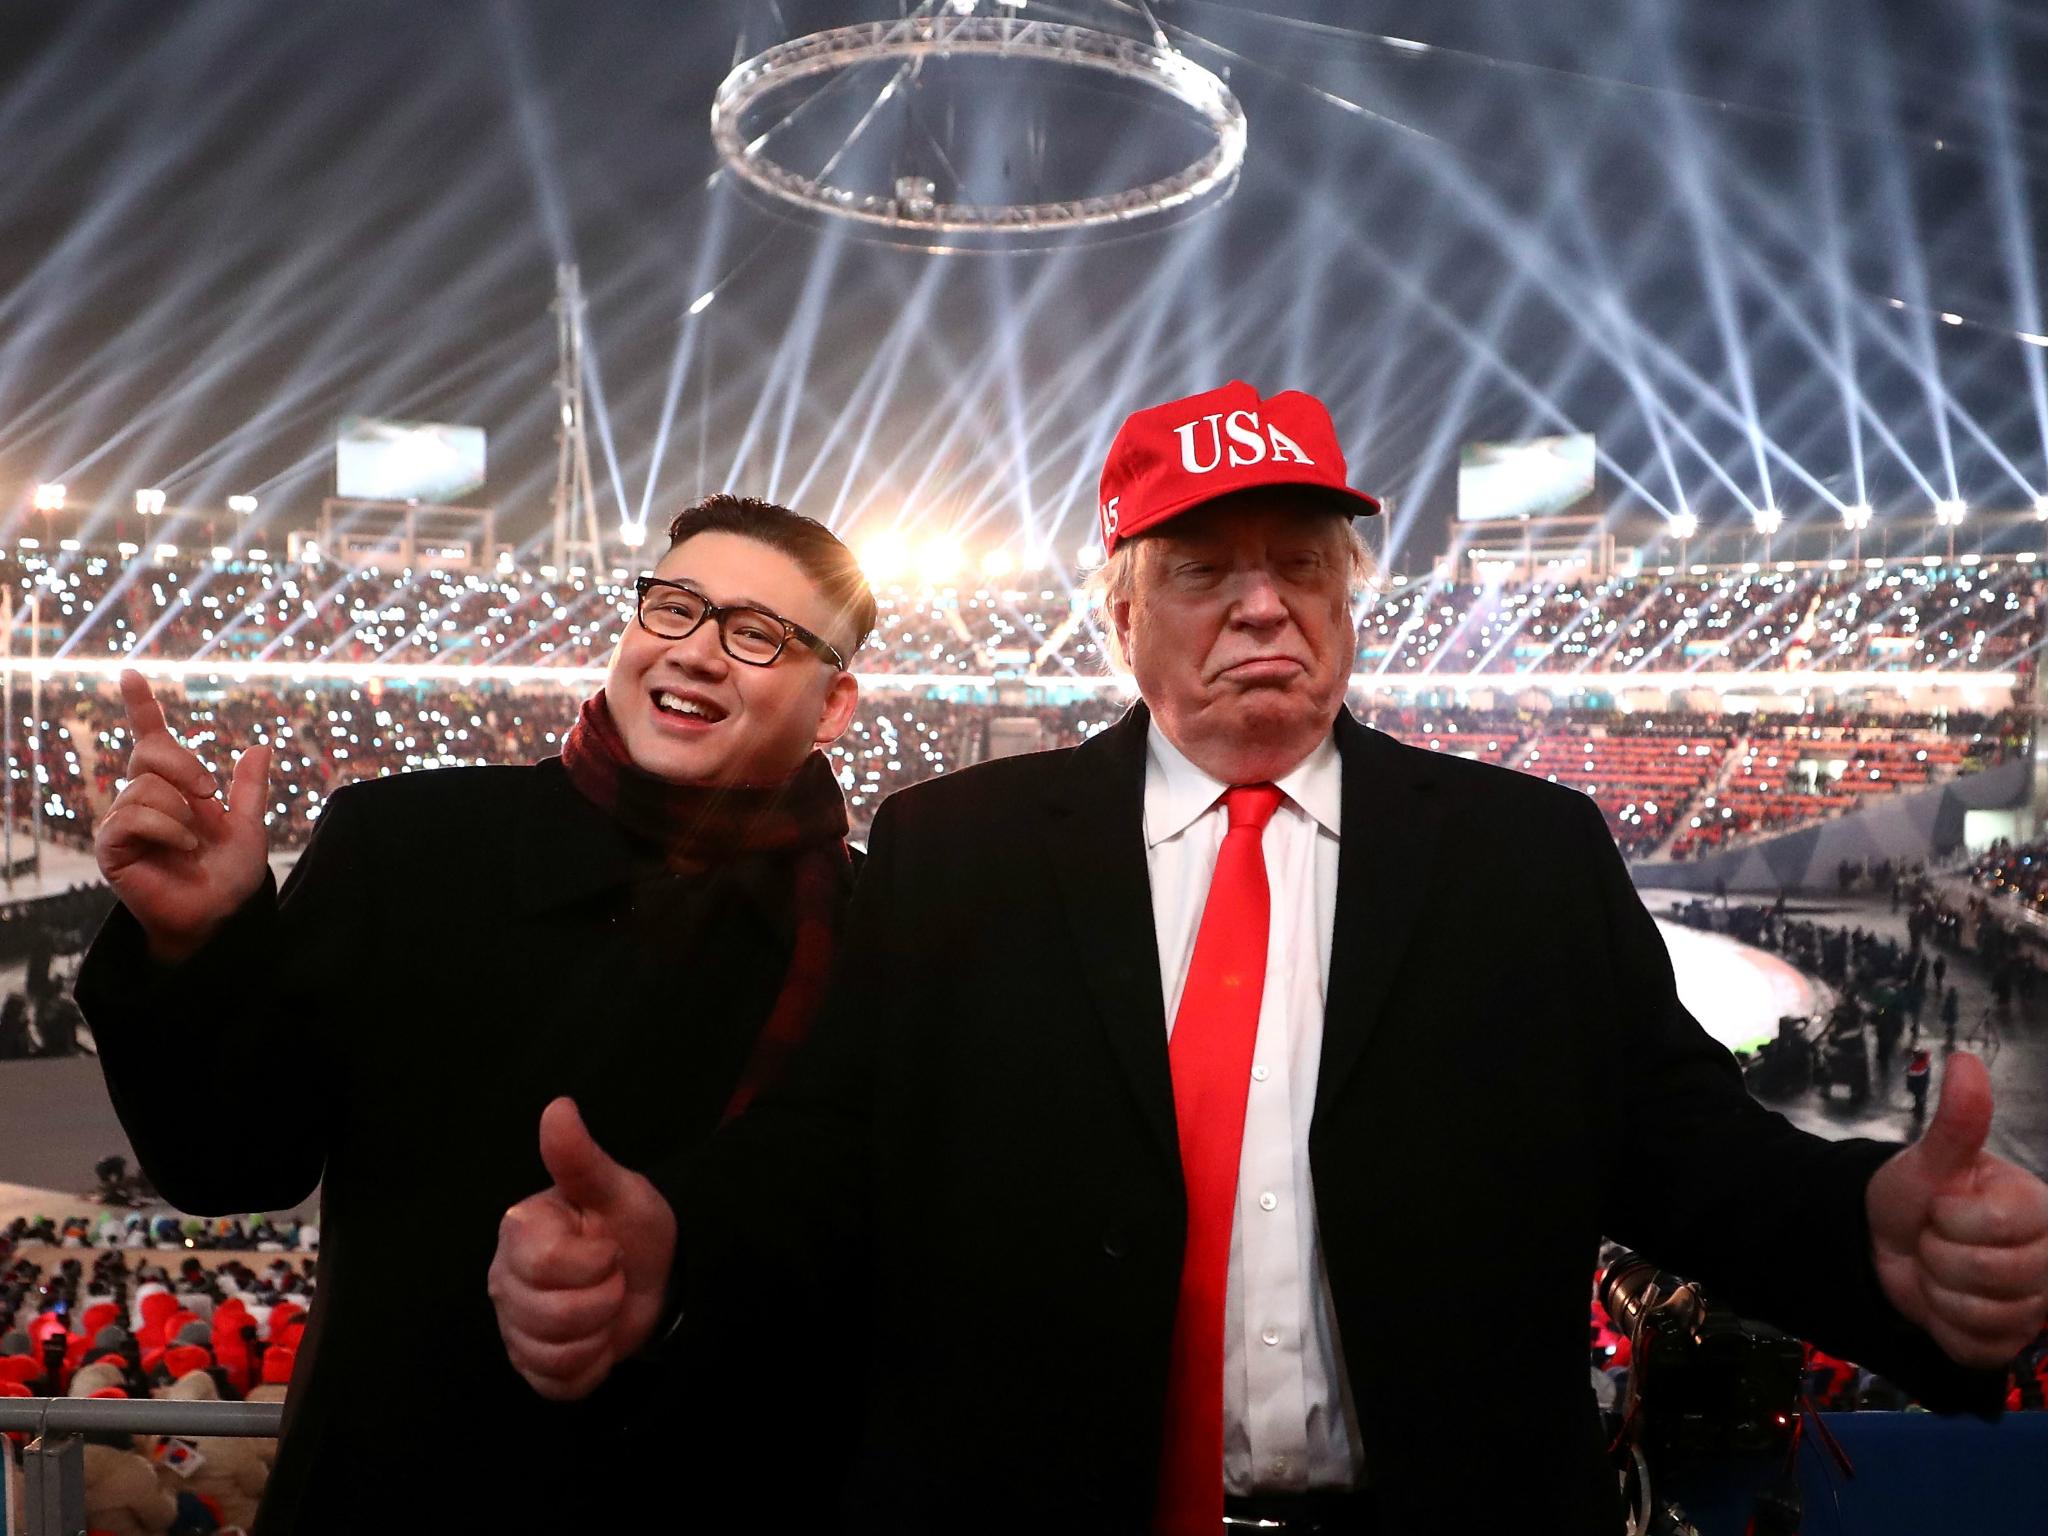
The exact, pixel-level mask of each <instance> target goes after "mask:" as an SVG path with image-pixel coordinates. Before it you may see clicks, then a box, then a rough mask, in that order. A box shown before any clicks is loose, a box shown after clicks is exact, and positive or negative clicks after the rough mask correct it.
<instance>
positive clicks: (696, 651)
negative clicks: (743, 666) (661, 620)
mask: <svg viewBox="0 0 2048 1536" xmlns="http://www.w3.org/2000/svg"><path fill="white" fill-rule="evenodd" d="M668 659H669V660H671V661H673V662H674V663H675V664H676V665H677V666H679V667H681V668H682V669H683V670H684V671H685V672H687V673H689V674H690V675H691V676H692V677H708V678H721V677H724V676H725V674H726V672H727V670H728V669H729V668H730V667H731V665H732V658H731V657H730V656H728V655H726V654H725V647H724V646H723V645H722V644H720V642H719V638H718V626H717V625H716V624H714V623H712V622H711V621H710V620H709V619H706V620H705V621H704V622H703V623H702V624H699V625H698V626H697V627H696V628H695V629H693V630H691V631H690V633H688V634H687V635H685V636H683V638H682V639H680V640H671V641H669V642H668Z"/></svg>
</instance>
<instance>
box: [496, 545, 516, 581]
mask: <svg viewBox="0 0 2048 1536" xmlns="http://www.w3.org/2000/svg"><path fill="white" fill-rule="evenodd" d="M514 569H515V567H514V565H513V563H512V551H511V550H509V549H501V550H499V551H498V574H499V575H500V576H510V575H511V574H512V573H513V571H514Z"/></svg>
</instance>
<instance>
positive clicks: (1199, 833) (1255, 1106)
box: [1145, 721, 1364, 1493]
mask: <svg viewBox="0 0 2048 1536" xmlns="http://www.w3.org/2000/svg"><path fill="white" fill-rule="evenodd" d="M1229 787H1230V786H1229V785H1227V784H1223V783H1220V782H1218V781H1217V780H1215V779H1212V778H1211V777H1209V775H1208V774H1206V773H1204V772H1203V771H1202V770H1201V769H1199V768H1197V767H1196V766H1195V765H1194V764H1193V763H1191V762H1189V761H1188V760H1187V758H1186V757H1185V756H1183V755H1182V753H1181V752H1180V750H1179V748H1177V747H1175V746H1174V744H1173V743H1172V742H1170V741H1168V740H1167V739H1166V737H1165V735H1164V734H1163V733H1162V732H1161V731H1160V729H1159V725H1158V722H1157V721H1154V722H1153V725H1152V730H1151V736H1150V741H1149V744H1148V748H1147V754H1146V761H1145V865H1146V870H1147V873H1148V874H1149V875H1150V877H1151V882H1152V924H1153V931H1154V933H1155V934H1156V936H1157V938H1158V942H1159V976H1160V981H1161V983H1162V985H1163V988H1164V990H1165V994H1166V1020H1167V1024H1166V1027H1167V1030H1168V1032H1169V1033H1171V1031H1172V1029H1173V1016H1174V1014H1175V1013H1176V1012H1177V1011H1178V1010H1179V1008H1180V994H1181V988H1182V987H1183V986H1184V985H1185V984H1186V982H1187V976H1188V963H1189V961H1190V960H1192V959H1193V958H1194V952H1195V933H1196V930H1197V929H1198V928H1199V927H1200V926H1201V921H1202V904H1203V902H1204V901H1205V900H1207V898H1208V894H1209V877H1210V875H1211V874H1212V873H1213V872H1214V870H1215V868H1216V855H1217V852H1218V850H1219V849H1221V848H1222V846H1223V834H1224V832H1225V831H1227V830H1228V826H1229V823H1228V818H1227V816H1226V815H1225V812H1224V809H1223V802H1222V796H1223V792H1224V791H1225V790H1226V789H1228V788H1229ZM1279 788H1280V791H1281V793H1282V794H1283V795H1284V796H1285V798H1284V799H1283V800H1282V801H1281V802H1280V807H1279V809H1278V810H1277V811H1275V812H1274V814H1273V819H1272V820H1271V821H1270V822H1268V823H1267V824H1266V830H1265V832H1264V834H1263V837H1262V840H1261V843H1260V847H1261V850H1262V851H1263V853H1264V855H1265V863H1266V884H1267V888H1268V890H1269V891H1270V892H1271V899H1272V905H1271V920H1270V924H1269V928H1268V939H1267V948H1266V986H1265V995H1264V996H1263V997H1262V998H1261V999H1260V1002H1259V1032H1258V1039H1257V1042H1256V1043H1255V1045H1254V1046H1253V1050H1252V1063H1253V1065H1252V1080H1251V1084H1250V1087H1249V1091H1248V1094H1247V1097H1246V1101H1245V1117H1244V1145H1243V1148H1242V1150H1241V1152H1240V1154H1239V1159H1238V1176H1237V1217H1236V1220H1235V1221H1234V1222H1233V1223H1232V1227H1231V1234H1230V1287H1229V1292H1228V1294H1227V1296H1226V1299H1225V1302H1224V1316H1223V1486H1224V1488H1225V1490H1226V1491H1228V1492H1230V1493H1255V1492H1256V1493H1283V1492H1299V1491H1301V1490H1303V1489H1308V1488H1353V1487H1357V1486H1358V1485H1359V1484H1360V1482H1361V1481H1362V1477H1363V1472H1364V1453H1363V1450H1362V1448H1361V1447H1360V1444H1359V1440H1358V1431H1357V1427H1356V1421H1357V1414H1356V1413H1355V1411H1354V1410H1353V1408H1352V1403H1351V1395H1350V1383H1349V1382H1348V1381H1347V1380H1346V1378H1345V1372H1344V1359H1343V1355H1342V1353H1341V1351H1340V1350H1339V1348H1338V1340H1337V1318H1336V1310H1335V1308H1334V1307H1333V1305H1332V1304H1331V1300H1330V1285H1329V1277H1328V1276H1327V1275H1326V1274H1325V1273H1324V1271H1323V1256H1322V1245H1321V1240H1320V1238H1319V1237H1318V1236H1317V1232H1316V1207H1315V1192H1314V1190H1313V1188H1312V1187H1311V1181H1310V1176H1309V1162H1308V1130H1309V1122H1310V1120H1311V1118H1312V1117H1313V1115H1314V1113H1315V1103H1316V1075H1317V1072H1318V1070H1319V1068H1320V1067H1321V1063H1322V1048H1323V1000H1324V996H1325V994H1326V993H1327V991H1328V987H1329V979H1330V941H1331V935H1332V929H1333V927H1334V925H1335V922H1336V913H1337V850H1338V834H1339V831H1340V822H1341V819H1342V812H1343V803H1344V788H1343V774H1342V770H1341V768H1340V765H1339V761H1338V757H1337V739H1336V736H1335V735H1334V733H1333V734H1332V735H1330V736H1326V737H1325V738H1324V739H1323V743H1322V745H1321V746H1319V747H1317V748H1316V750H1315V751H1314V752H1312V753H1310V754H1309V756H1308V758H1307V759H1306V760H1305V761H1304V762H1302V763H1301V764H1300V765H1299V766H1297V767H1296V768H1295V769H1294V771H1293V772H1292V773H1290V774H1288V775H1287V776H1286V777H1285V778H1283V779H1281V780H1280V781H1279Z"/></svg>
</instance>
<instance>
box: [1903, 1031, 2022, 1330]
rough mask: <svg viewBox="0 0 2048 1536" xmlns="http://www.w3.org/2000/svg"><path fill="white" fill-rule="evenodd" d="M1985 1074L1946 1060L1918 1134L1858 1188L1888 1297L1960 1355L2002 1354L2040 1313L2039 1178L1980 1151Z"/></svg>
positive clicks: (1987, 1116) (1987, 1092)
mask: <svg viewBox="0 0 2048 1536" xmlns="http://www.w3.org/2000/svg"><path fill="white" fill-rule="evenodd" d="M1990 1130H1991V1078H1990V1075H1989V1074H1988V1073H1987V1072H1986V1071H1985V1070H1984V1063H1983V1062H1981V1061H1979V1060H1978V1059H1977V1058H1976V1057H1975V1056H1972V1055H1970V1054H1968V1053H1967V1052H1957V1053H1956V1054H1955V1055H1952V1056H1950V1057H1949V1059H1948V1066H1947V1068H1946V1069H1945V1071H1944V1072H1943V1074H1942V1085H1941V1103H1940V1106H1939V1107H1938V1108H1937V1109H1936V1110H1935V1113H1934V1120H1933V1122H1932V1123H1931V1124H1930V1125H1929V1126H1928V1127H1927V1131H1926V1134H1925V1135H1923V1136H1922V1137H1921V1138H1920V1140H1919V1141H1918V1142H1917V1143H1915V1144H1914V1145H1913V1146H1910V1147H1907V1148H1906V1149H1905V1150H1904V1151H1902V1152H1899V1153H1897V1154H1895V1155H1894V1156H1893V1157H1892V1159H1891V1160H1890V1161H1889V1162H1887V1163H1886V1164H1885V1165H1884V1166H1883V1167H1881V1168H1879V1169H1878V1170H1877V1172H1876V1173H1875V1174H1873V1175H1872V1176H1871V1180H1870V1183H1869V1185H1868V1186H1866V1188H1865V1190H1864V1196H1863V1199H1864V1205H1865V1208H1866V1209H1867V1211H1868V1212H1869V1215H1870V1245H1871V1257H1872V1260H1873V1261H1874V1262H1875V1264H1876V1266H1877V1277H1878V1281H1879V1283H1880V1284H1881V1285H1882V1286H1883V1287H1884V1293H1885V1295H1886V1297H1888V1298H1889V1299H1890V1301H1891V1304H1892V1305H1893V1306H1895V1307H1897V1308H1898V1309H1899V1311H1900V1312H1901V1313H1902V1314H1904V1316H1906V1317H1907V1318H1908V1319H1910V1320H1911V1321H1913V1322H1914V1323H1917V1324H1918V1325H1919V1326H1920V1327H1922V1328H1924V1329H1925V1330H1926V1331H1927V1333H1928V1334H1929V1335H1930V1336H1931V1337H1932V1338H1933V1339H1934V1342H1935V1343H1937V1344H1939V1345H1940V1346H1941V1348H1942V1350H1943V1352H1944V1353H1946V1354H1947V1355H1948V1356H1949V1358H1950V1359H1952V1360H1954V1361H1956V1362H1957V1363H1958V1364H1961V1365H1969V1366H1982V1367H1996V1366H2001V1365H2004V1364H2005V1363H2006V1362H2007V1361H2009V1360H2011V1359H2012V1357H2013V1356H2014V1355H2016V1354H2018V1353H2019V1352H2020V1351H2021V1350H2022V1349H2024V1348H2026V1346H2027V1345H2028V1344H2030V1343H2031V1342H2033V1339H2034V1336H2035V1334H2037V1333H2038V1332H2039V1331H2040V1328H2041V1322H2042V1319H2043V1317H2044V1316H2048V1184H2043V1183H2042V1182H2041V1181H2040V1180H2039V1179H2037V1178H2035V1177H2034V1176H2033V1175H2032V1174H2031V1173H2028V1172H2027V1171H2026V1170H2025V1169H2023V1168H2018V1167H2015V1166H2014V1165H2013V1164H2011V1163H2008V1162H2006V1161H2005V1160H2004V1159H2003V1158H1999V1157H1994V1156H1992V1155H1991V1154H1990V1153H1988V1152H1986V1151H1985V1150H1984V1138H1985V1136H1986V1135H1988V1134H1989V1132H1990Z"/></svg>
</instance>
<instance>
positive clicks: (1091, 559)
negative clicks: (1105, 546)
mask: <svg viewBox="0 0 2048 1536" xmlns="http://www.w3.org/2000/svg"><path fill="white" fill-rule="evenodd" d="M1074 558H1075V559H1076V560H1077V561H1078V562H1080V566H1081V569H1082V570H1084V571H1092V570H1094V569H1095V568H1096V567H1097V566H1099V565H1101V564H1102V563H1103V561H1104V560H1106V559H1108V556H1106V555H1105V554H1103V552H1102V545H1101V544H1100V543H1098V542H1097V541H1096V540H1094V539H1090V540H1089V541H1088V542H1087V543H1086V544H1083V545H1082V546H1081V547H1080V548H1079V549H1077V550H1075V551H1074Z"/></svg>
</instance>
